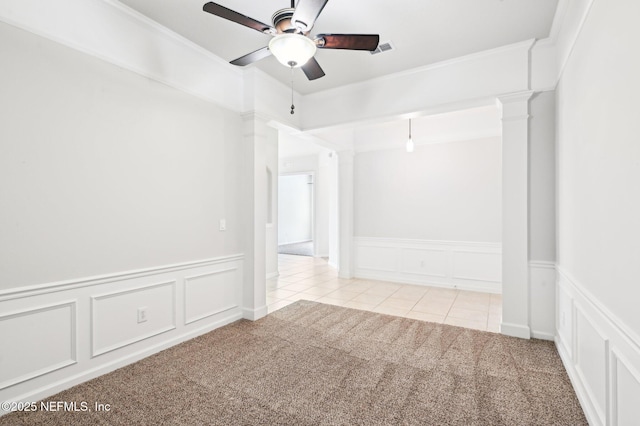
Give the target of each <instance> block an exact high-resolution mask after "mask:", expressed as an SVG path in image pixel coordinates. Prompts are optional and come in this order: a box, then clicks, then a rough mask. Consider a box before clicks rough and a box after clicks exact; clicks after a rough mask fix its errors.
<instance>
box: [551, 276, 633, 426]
mask: <svg viewBox="0 0 640 426" xmlns="http://www.w3.org/2000/svg"><path fill="white" fill-rule="evenodd" d="M557 271H558V274H557V305H556V306H557V319H558V321H557V326H556V327H557V328H556V337H555V340H556V347H557V349H558V353H559V354H560V357H561V358H562V361H563V363H564V365H565V368H566V369H567V373H568V374H569V377H570V378H571V382H572V384H573V387H574V389H575V390H576V394H577V395H578V399H579V400H580V403H581V404H582V408H583V409H584V411H585V415H586V416H587V420H588V421H589V424H591V425H603V426H604V425H620V426H623V425H628V424H636V423H637V421H638V418H640V373H638V372H639V371H640V337H639V336H638V335H637V334H636V333H635V332H634V331H633V330H631V329H630V328H629V327H628V326H627V325H626V324H624V323H623V322H622V321H621V320H620V319H619V318H617V317H616V316H615V315H614V314H613V313H612V312H610V311H609V310H608V309H607V308H606V307H605V306H603V305H602V304H601V303H600V302H599V301H598V300H597V299H596V298H594V297H593V296H592V295H591V294H590V293H589V292H588V291H587V290H586V289H585V288H584V287H583V286H582V285H581V284H580V283H579V282H578V281H576V280H575V279H573V278H572V277H571V275H570V274H569V273H568V272H567V271H565V270H563V269H562V268H561V267H557Z"/></svg>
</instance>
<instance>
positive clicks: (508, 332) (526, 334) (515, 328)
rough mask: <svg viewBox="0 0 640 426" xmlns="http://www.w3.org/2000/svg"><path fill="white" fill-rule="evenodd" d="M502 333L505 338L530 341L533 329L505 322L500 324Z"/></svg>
mask: <svg viewBox="0 0 640 426" xmlns="http://www.w3.org/2000/svg"><path fill="white" fill-rule="evenodd" d="M500 333H502V334H504V335H505V336H511V337H519V338H520V339H530V338H531V329H530V328H529V326H526V325H522V324H511V323H507V322H503V323H502V324H500Z"/></svg>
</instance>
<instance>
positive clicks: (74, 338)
mask: <svg viewBox="0 0 640 426" xmlns="http://www.w3.org/2000/svg"><path fill="white" fill-rule="evenodd" d="M77 305H78V301H77V300H69V301H63V302H60V303H54V304H47V305H44V306H35V307H31V308H29V309H22V310H19V311H15V312H10V313H8V314H5V315H1V316H0V321H6V320H9V319H11V318H15V317H21V316H26V315H33V314H36V313H40V312H45V311H50V310H54V309H58V308H62V307H67V306H68V307H69V308H70V310H71V318H70V322H69V327H70V330H69V337H70V344H71V347H70V351H69V353H70V354H71V357H70V358H69V359H68V360H66V361H62V362H59V363H57V364H54V365H50V366H48V367H45V368H42V369H40V370H36V371H32V372H30V373H28V374H24V375H22V376H19V377H14V378H12V379H10V380H6V381H4V382H2V383H0V390H1V389H5V388H8V387H10V386H13V385H15V384H18V383H22V382H25V381H27V380H31V379H35V378H36V377H40V376H44V375H46V374H49V373H51V372H54V371H56V370H59V369H61V368H64V367H68V366H70V365H73V364H76V363H77V362H78V313H77Z"/></svg>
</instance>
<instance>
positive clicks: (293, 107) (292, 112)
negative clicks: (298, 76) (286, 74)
mask: <svg viewBox="0 0 640 426" xmlns="http://www.w3.org/2000/svg"><path fill="white" fill-rule="evenodd" d="M291 3H293V0H291ZM294 109H296V107H295V105H293V65H291V115H293V114H295V112H294Z"/></svg>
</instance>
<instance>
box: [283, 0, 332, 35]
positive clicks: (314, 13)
mask: <svg viewBox="0 0 640 426" xmlns="http://www.w3.org/2000/svg"><path fill="white" fill-rule="evenodd" d="M327 1H328V0H299V1H298V6H297V7H296V10H295V12H293V16H292V17H291V23H292V24H293V26H294V27H296V28H299V29H300V30H302V31H303V32H307V31H310V30H311V27H313V24H314V23H315V22H316V19H317V18H318V16H319V15H320V12H322V9H324V6H325V5H326V4H327Z"/></svg>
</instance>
